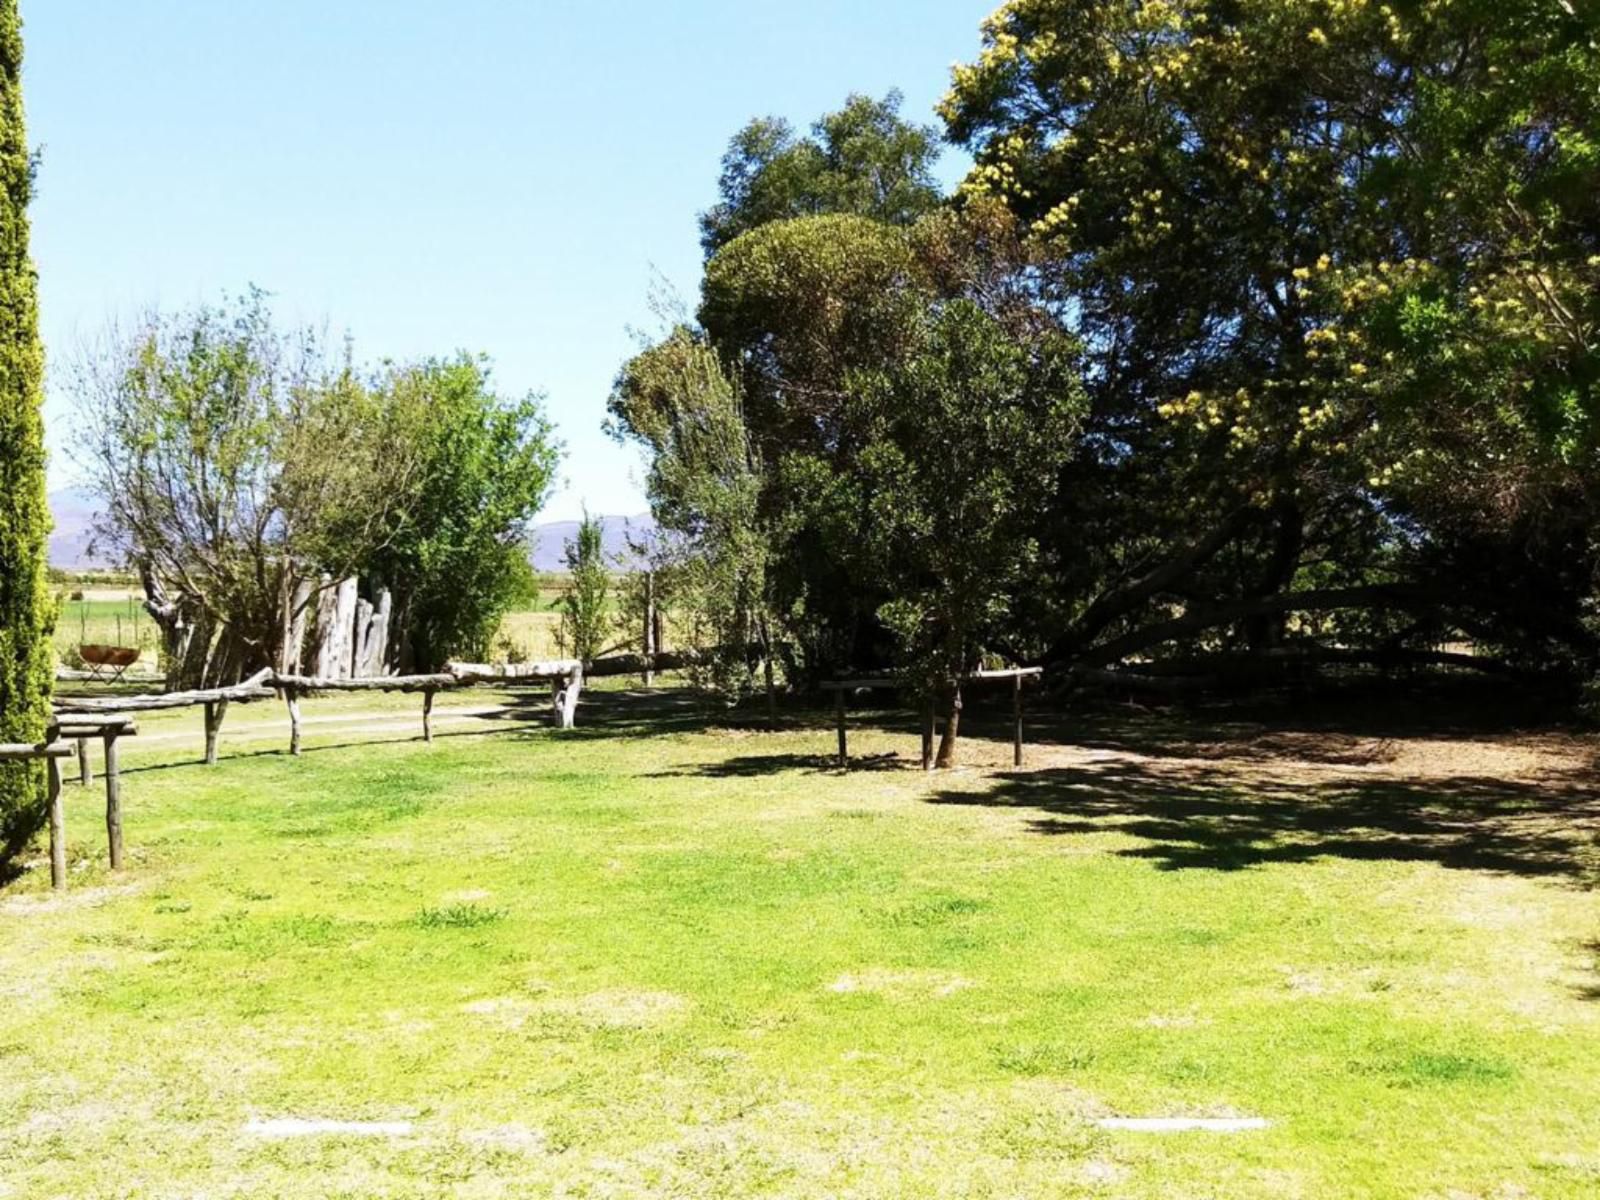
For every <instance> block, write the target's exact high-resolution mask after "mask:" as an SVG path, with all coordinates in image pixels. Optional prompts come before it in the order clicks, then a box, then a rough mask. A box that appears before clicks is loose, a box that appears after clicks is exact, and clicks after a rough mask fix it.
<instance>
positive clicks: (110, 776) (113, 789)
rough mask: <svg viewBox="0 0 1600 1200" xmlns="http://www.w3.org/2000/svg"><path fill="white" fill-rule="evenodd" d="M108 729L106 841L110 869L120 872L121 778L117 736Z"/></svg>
mask: <svg viewBox="0 0 1600 1200" xmlns="http://www.w3.org/2000/svg"><path fill="white" fill-rule="evenodd" d="M119 732H120V731H118V730H110V729H108V730H107V731H106V734H105V748H106V840H107V841H108V842H110V844H111V869H112V870H113V871H120V870H122V776H121V775H120V774H119V772H118V770H117V736H118V733H119Z"/></svg>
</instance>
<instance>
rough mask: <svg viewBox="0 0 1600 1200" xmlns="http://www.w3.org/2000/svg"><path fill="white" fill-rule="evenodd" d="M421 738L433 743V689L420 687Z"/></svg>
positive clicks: (430, 743)
mask: <svg viewBox="0 0 1600 1200" xmlns="http://www.w3.org/2000/svg"><path fill="white" fill-rule="evenodd" d="M422 740H423V741H424V742H427V743H428V744H429V745H432V744H433V689H432V688H423V689H422Z"/></svg>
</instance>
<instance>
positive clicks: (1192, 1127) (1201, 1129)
mask: <svg viewBox="0 0 1600 1200" xmlns="http://www.w3.org/2000/svg"><path fill="white" fill-rule="evenodd" d="M1095 1124H1096V1125H1098V1126H1100V1128H1101V1129H1121V1130H1124V1131H1126V1132H1128V1133H1248V1132H1249V1131H1251V1130H1254V1129H1265V1128H1267V1125H1268V1122H1267V1120H1266V1119H1265V1118H1264V1117H1102V1118H1100V1120H1098V1121H1096V1122H1095Z"/></svg>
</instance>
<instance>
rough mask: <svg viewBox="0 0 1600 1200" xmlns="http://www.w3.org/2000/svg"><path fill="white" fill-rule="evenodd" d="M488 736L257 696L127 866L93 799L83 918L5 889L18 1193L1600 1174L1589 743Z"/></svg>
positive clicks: (144, 806)
mask: <svg viewBox="0 0 1600 1200" xmlns="http://www.w3.org/2000/svg"><path fill="white" fill-rule="evenodd" d="M449 701H450V704H451V705H453V706H455V708H456V711H457V714H458V716H459V718H460V719H459V723H458V724H457V725H456V726H453V727H452V726H446V728H447V729H449V730H452V731H453V732H454V733H456V734H457V735H458V736H446V737H443V738H441V739H440V741H439V742H438V743H436V744H435V745H434V746H432V747H424V746H422V745H419V744H416V743H411V742H407V743H403V744H394V745H385V746H382V747H376V748H375V747H373V746H371V745H359V744H353V743H356V742H359V741H363V740H371V738H373V737H381V736H406V737H409V736H411V732H412V731H411V729H410V728H409V726H407V727H405V728H401V727H393V728H391V729H390V730H389V732H388V733H387V734H384V733H381V732H380V727H381V725H382V722H383V720H384V719H385V718H386V717H387V716H388V715H389V714H391V713H403V714H405V716H404V719H405V720H406V721H410V720H411V719H412V716H413V714H411V713H410V709H411V708H414V700H410V699H408V700H406V701H405V702H404V703H402V701H401V700H400V699H398V698H397V699H395V700H393V701H382V702H380V701H378V700H377V699H376V698H356V699H355V700H343V701H325V702H317V704H316V705H314V706H313V708H312V710H311V711H310V714H309V715H312V716H319V715H320V716H323V717H328V718H331V720H329V721H328V722H327V723H326V724H325V725H319V726H314V727H313V729H312V732H311V736H310V740H309V745H310V747H311V752H310V753H308V755H307V756H306V757H305V758H304V759H303V760H302V761H298V762H296V761H291V760H289V759H287V758H284V757H282V756H280V755H279V754H278V752H277V749H278V747H280V746H281V744H282V743H281V740H280V738H281V729H280V728H278V727H277V726H275V725H274V724H273V722H275V721H277V720H278V714H277V713H276V712H273V711H271V710H270V708H271V706H264V707H262V708H259V709H245V710H236V711H235V713H234V714H231V715H230V717H229V732H228V733H227V734H226V735H225V744H226V747H227V751H228V754H229V757H228V758H227V759H226V760H225V761H224V762H223V764H222V765H221V766H219V767H218V768H215V769H213V770H209V771H208V770H205V769H203V768H199V767H194V766H189V765H178V764H181V763H183V762H185V761H186V760H190V759H192V757H193V754H194V751H195V749H196V747H197V744H198V743H197V740H196V739H195V734H196V733H197V732H198V731H197V726H198V720H197V718H194V716H193V714H188V715H186V716H182V717H158V718H152V719H150V720H148V721H146V722H145V724H144V729H143V732H142V734H141V742H140V743H139V744H133V745H130V747H129V750H128V752H127V762H128V765H129V768H130V770H129V772H128V774H127V776H126V778H125V793H126V800H127V828H128V840H129V847H130V857H131V864H132V865H131V869H130V870H129V871H128V872H127V873H126V874H125V876H124V877H122V878H119V879H115V880H113V879H111V878H108V877H107V876H106V875H105V874H104V873H103V871H102V868H101V866H100V861H99V859H100V854H101V852H102V844H101V835H100V831H99V829H98V827H97V821H98V812H99V795H98V792H95V793H86V792H83V791H81V790H79V789H76V788H74V789H72V794H71V810H70V821H71V830H72V835H73V836H72V841H73V856H74V878H73V890H72V891H71V892H70V893H69V894H68V896H67V897H66V898H65V899H56V898H54V897H52V896H51V895H50V894H49V893H48V892H47V891H46V890H45V887H44V880H43V879H42V878H41V876H42V874H43V872H42V871H40V870H39V869H34V870H30V871H29V872H27V873H26V874H25V875H24V876H23V877H22V878H21V879H19V880H17V881H16V882H14V883H13V884H12V885H10V886H9V887H8V888H7V889H5V890H4V891H3V892H0V1197H6V1198H7V1200H11V1198H22V1197H28V1198H32V1197H40V1198H44V1197H57V1196H74V1197H78V1196H83V1197H122V1196H138V1197H152V1196H162V1197H165V1196H207V1197H219V1196H230V1197H231V1196H240V1197H244V1196H248V1197H258V1196H295V1197H301V1196H349V1197H368V1196H394V1197H411V1196H417V1197H421V1196H441V1195H447V1196H460V1197H501V1196H506V1197H510V1196H518V1197H520V1196H542V1195H566V1196H663V1195H666V1196H717V1197H720V1196H745V1195H775V1196H805V1197H834V1196H863V1197H887V1196H905V1197H945V1196H948V1197H968V1196H1008V1197H1009V1196H1027V1197H1051V1196H1102V1195H1104V1196H1113V1195H1114V1196H1118V1197H1124V1196H1127V1197H1179V1196H1183V1197H1263V1198H1265V1197H1274V1198H1277V1197H1308V1198H1321V1197H1333V1196H1337V1197H1402V1196H1403V1197H1416V1196H1424V1197H1438V1198H1440V1200H1443V1198H1445V1197H1453V1198H1481V1200H1489V1198H1509V1197H1574V1198H1576V1197H1591V1196H1593V1195H1595V1194H1596V1193H1597V1191H1600V1071H1596V1070H1595V1065H1594V1064H1595V1062H1596V1060H1597V1052H1600V973H1597V972H1596V970H1595V958H1596V955H1597V953H1600V950H1597V948H1596V945H1595V940H1596V938H1597V936H1600V920H1597V913H1596V907H1595V895H1594V892H1593V891H1592V890H1591V889H1592V888H1593V885H1594V884H1595V882H1596V881H1597V878H1600V876H1597V870H1596V868H1597V859H1596V853H1597V851H1596V843H1595V841H1594V836H1595V830H1596V813H1597V810H1596V803H1595V797H1594V794H1593V792H1592V790H1591V784H1590V782H1589V780H1592V777H1593V775H1592V766H1593V763H1592V760H1591V759H1589V758H1588V757H1586V755H1587V750H1586V748H1585V747H1584V746H1583V745H1582V744H1581V743H1578V742H1576V741H1573V740H1570V739H1547V740H1546V741H1544V742H1539V743H1531V742H1528V741H1527V740H1526V739H1523V740H1507V739H1497V738H1486V737H1478V736H1470V735H1465V734H1458V735H1456V736H1453V737H1452V738H1450V739H1449V740H1444V741H1441V740H1438V739H1431V738H1420V737H1418V738H1407V737H1398V738H1396V737H1388V738H1376V737H1369V736H1366V735H1362V734H1352V735H1339V736H1328V735H1326V734H1323V733H1308V732H1305V731H1300V730H1293V729H1290V730H1270V731H1266V730H1260V729H1245V730H1240V729H1224V730H1220V731H1218V730H1208V731H1199V730H1196V729H1195V728H1193V727H1183V728H1167V727H1165V726H1162V725H1160V724H1159V723H1147V722H1133V723H1132V724H1129V723H1126V722H1123V723H1117V724H1113V725H1106V726H1095V727H1092V728H1091V727H1079V728H1076V729H1075V730H1074V731H1073V737H1072V740H1071V742H1070V743H1069V742H1067V741H1066V740H1065V739H1063V740H1062V742H1061V743H1060V744H1057V745H1042V746H1039V747H1037V748H1035V750H1034V751H1033V752H1032V754H1031V759H1030V765H1029V767H1028V768H1027V769H1026V770H1024V771H1022V772H1013V771H1011V770H1009V769H1003V768H1001V767H1000V764H1001V763H1002V762H1004V761H1005V759H1006V757H1007V754H1008V752H1007V751H1006V750H1005V749H1004V748H1002V747H1001V746H1000V745H999V744H997V743H996V744H983V745H977V746H975V747H974V760H975V762H976V764H977V765H975V766H974V767H972V768H969V769H967V770H963V771H961V772H957V773H955V774H953V775H949V776H943V777H940V778H937V779H931V780H930V779H928V778H925V777H924V776H923V775H922V774H921V773H920V772H917V771H913V770H910V769H909V768H908V766H907V763H908V760H909V757H910V756H911V755H912V754H913V753H914V750H915V747H914V744H913V742H914V739H913V737H912V736H911V735H910V733H909V732H908V731H907V730H904V729H901V728H884V727H880V726H878V725H874V724H871V723H870V722H868V723H865V724H864V727H863V728H861V729H860V730H859V732H857V734H856V735H855V737H854V739H853V741H852V750H853V752H854V753H856V754H857V755H859V756H860V758H861V766H862V769H860V770H858V771H856V772H853V773H851V774H849V775H842V774H839V773H837V772H835V771H833V770H831V769H829V768H828V766H827V757H826V756H827V755H828V753H829V751H830V749H831V735H830V734H829V733H828V732H827V731H826V730H825V729H823V728H797V729H792V730H790V731H788V732H783V733H776V734H769V733H758V732H751V731H747V730H741V729H727V728H718V727H716V726H715V725H714V724H711V723H710V718H709V717H708V716H707V714H704V713H702V712H700V711H699V710H698V709H696V708H695V706H694V704H693V703H692V702H691V701H689V700H687V699H686V698H684V697H683V696H681V695H668V696H664V697H660V698H657V699H654V700H652V699H648V698H645V697H642V696H640V695H638V694H628V693H620V692H619V693H603V694H596V695H595V696H594V702H593V703H592V704H591V705H588V706H586V708H585V711H584V720H585V722H586V728H583V729H580V730H578V731H576V732H574V733H572V734H553V733H551V732H549V731H547V730H544V729H543V728H540V727H538V721H539V719H540V718H542V715H543V714H542V712H541V711H539V709H538V708H532V709H523V708H521V707H519V706H518V704H517V702H516V701H515V700H514V699H512V698H510V697H505V696H492V695H490V694H487V693H471V694H465V695H457V696H452V697H450V698H449ZM541 703H542V702H541ZM467 709H473V710H484V709H488V710H490V711H488V712H483V711H475V712H474V715H471V716H468V715H465V710H467ZM479 728H488V729H493V730H494V731H495V733H494V735H493V736H490V737H484V736H478V735H477V733H476V732H475V731H476V730H478V729H479ZM363 729H364V730H367V733H368V736H367V737H365V738H357V737H355V736H353V733H352V731H356V730H363ZM1111 1115H1124V1116H1172V1115H1198V1116H1259V1117H1264V1118H1266V1119H1267V1120H1268V1121H1269V1122H1270V1123H1271V1124H1270V1126H1269V1128H1267V1129H1266V1130H1264V1131H1260V1132H1250V1133H1239V1134H1232V1135H1220V1134H1210V1133H1188V1134H1167V1135H1151V1134H1138V1133H1125V1132H1114V1131H1108V1130H1105V1129H1102V1128H1100V1127H1099V1126H1097V1125H1096V1124H1095V1122H1096V1120H1097V1119H1099V1118H1101V1117H1105V1116H1111ZM284 1119H326V1120H339V1121H356V1122H386V1123H399V1124H397V1125H395V1126H394V1127H393V1128H391V1129H389V1130H387V1132H383V1131H377V1130H363V1131H358V1132H349V1133H344V1134H324V1135H318V1136H307V1137H273V1136H270V1132H271V1130H272V1129H273V1128H274V1127H272V1126H254V1127H252V1125H251V1122H253V1121H254V1122H269V1121H275V1120H284ZM253 1129H254V1130H257V1131H255V1132H253V1131H252V1130H253ZM261 1130H265V1131H266V1132H260V1131H261Z"/></svg>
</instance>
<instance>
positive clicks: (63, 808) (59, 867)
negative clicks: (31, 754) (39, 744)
mask: <svg viewBox="0 0 1600 1200" xmlns="http://www.w3.org/2000/svg"><path fill="white" fill-rule="evenodd" d="M81 740H82V739H80V741H81ZM45 770H46V771H47V772H48V773H49V778H50V788H49V794H50V886H51V887H52V888H54V889H55V890H56V891H58V892H64V891H66V889H67V803H66V799H65V797H63V796H62V794H61V760H60V759H58V758H53V757H52V758H47V759H45Z"/></svg>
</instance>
